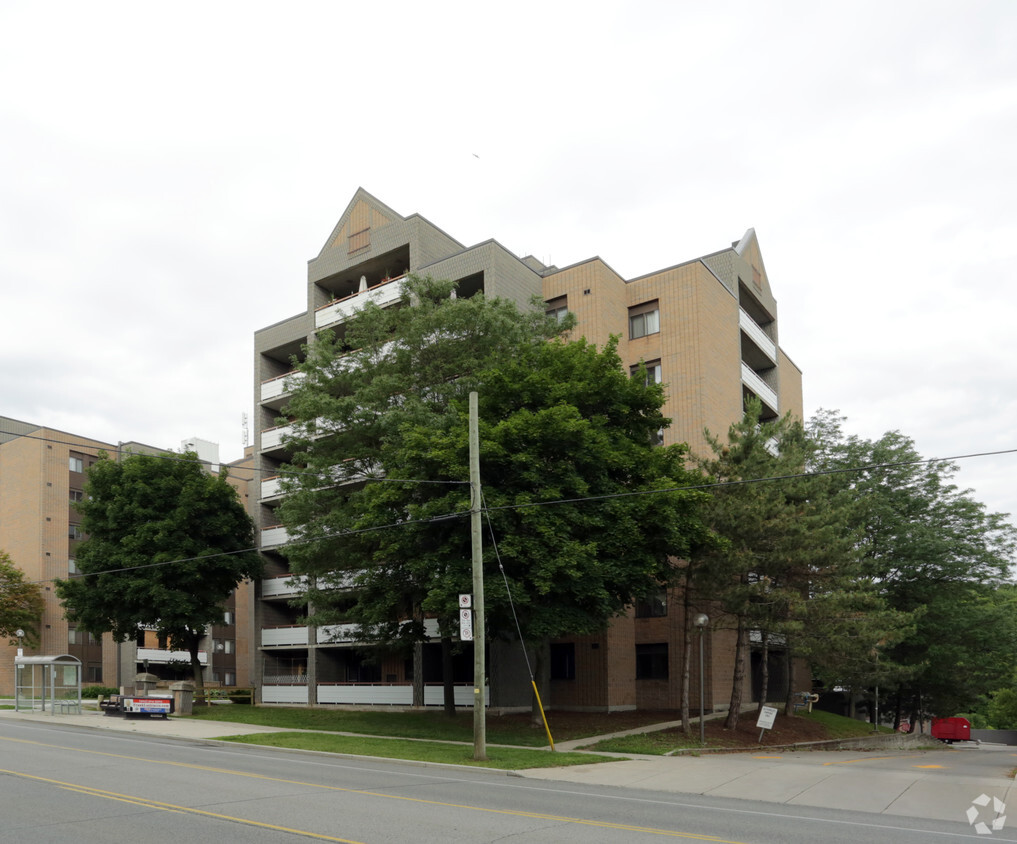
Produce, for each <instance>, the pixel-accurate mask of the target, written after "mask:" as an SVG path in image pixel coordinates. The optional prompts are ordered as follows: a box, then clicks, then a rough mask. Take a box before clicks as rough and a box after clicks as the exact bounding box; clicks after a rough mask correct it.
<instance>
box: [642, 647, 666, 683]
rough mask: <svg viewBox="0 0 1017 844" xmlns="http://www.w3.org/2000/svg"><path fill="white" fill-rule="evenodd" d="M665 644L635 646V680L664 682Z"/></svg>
mask: <svg viewBox="0 0 1017 844" xmlns="http://www.w3.org/2000/svg"><path fill="white" fill-rule="evenodd" d="M667 677H668V670H667V642H655V643H653V644H649V645H636V679H637V680H666V679H667Z"/></svg>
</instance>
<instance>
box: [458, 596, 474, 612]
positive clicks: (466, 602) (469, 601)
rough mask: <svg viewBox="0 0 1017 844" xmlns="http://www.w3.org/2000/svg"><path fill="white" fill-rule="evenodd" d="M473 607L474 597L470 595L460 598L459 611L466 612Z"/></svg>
mask: <svg viewBox="0 0 1017 844" xmlns="http://www.w3.org/2000/svg"><path fill="white" fill-rule="evenodd" d="M472 606H473V596H472V595H470V594H468V593H467V594H461V595H460V596H459V609H461V610H465V609H469V608H470V607H472Z"/></svg>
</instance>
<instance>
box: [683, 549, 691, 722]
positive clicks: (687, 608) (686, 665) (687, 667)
mask: <svg viewBox="0 0 1017 844" xmlns="http://www.w3.org/2000/svg"><path fill="white" fill-rule="evenodd" d="M687 572H688V569H686V576H685V596H684V607H683V609H684V612H685V620H684V623H683V626H684V637H685V638H684V643H685V653H684V657H683V659H682V702H681V708H682V711H681V716H682V732H683V733H684V734H685V735H686V736H691V735H692V725H691V724H690V723H689V720H690V717H691V712H690V710H689V687H690V686H691V679H692V670H691V669H692V601H691V600H690V597H689V577H688V574H687Z"/></svg>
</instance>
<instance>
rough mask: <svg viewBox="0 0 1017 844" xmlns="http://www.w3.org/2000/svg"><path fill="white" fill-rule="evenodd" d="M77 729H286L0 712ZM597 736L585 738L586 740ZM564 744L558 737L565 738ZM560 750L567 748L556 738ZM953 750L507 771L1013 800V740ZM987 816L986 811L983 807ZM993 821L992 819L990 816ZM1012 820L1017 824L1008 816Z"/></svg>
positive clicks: (925, 809) (576, 779) (711, 787)
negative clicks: (1008, 745) (1008, 775)
mask: <svg viewBox="0 0 1017 844" xmlns="http://www.w3.org/2000/svg"><path fill="white" fill-rule="evenodd" d="M16 719H24V720H31V721H34V722H36V723H40V724H54V725H61V726H73V727H84V728H88V729H100V730H112V731H117V732H122V733H137V734H146V735H153V736H166V737H172V738H181V739H190V740H196V741H208V740H213V739H214V738H215V737H216V736H222V735H241V734H243V735H250V734H252V733H270V732H292V730H283V729H277V728H272V727H264V726H259V725H251V724H234V723H224V722H221V721H204V720H201V719H194V718H173V717H171V718H169V719H168V720H163V719H161V718H154V719H148V718H131V719H126V718H121V717H114V716H107V715H103V714H102V713H99V712H92V711H85V712H82V713H81V714H80V715H64V714H56V715H50V714H48V713H40V712H14V711H13V710H0V722H3V721H7V720H16ZM591 741H595V739H584V740H583V742H584V743H588V742H591ZM563 744H564V743H563ZM558 747H559V749H562V750H563V749H565V748H564V747H563V746H562V745H559V746H558ZM955 748H957V749H937V750H907V749H903V750H894V749H889V750H882V749H879V750H870V751H823V750H820V751H806V752H801V751H798V752H795V751H780V750H772V749H761V750H759V751H754V752H753V751H750V752H743V753H725V754H704V755H702V756H698V757H697V756H668V757H641V758H631V759H625V760H622V761H617V762H610V763H599V764H591V765H578V766H572V767H563V768H555V767H551V768H539V769H530V770H524V771H514V772H512V775H513V776H519V777H523V778H527V779H535V780H536V779H540V780H548V781H556V782H573V783H582V784H587V785H603V786H609V787H616V788H639V789H646V790H649V791H661V792H669V793H676V794H700V795H707V796H714V797H725V798H732V797H733V798H740V799H744V800H759V801H764V802H769V803H783V804H788V805H797V806H817V807H823V808H828V809H846V810H854V811H864V812H875V813H880V814H886V815H901V816H906V817H917V818H927V819H933V820H942V821H953V822H957V823H967V816H966V813H967V812H968V810H969V809H970V808H971V807H972V805H973V803H974V801H975V800H976V799H977V798H980V797H981V795H987V796H988V798H990V800H991V799H992V798H996V799H998V800H999V801H1001V802H1002V803H1004V804H1009V803H1012V805H1013V811H1014V814H1015V815H1017V787H1015V784H1014V781H1013V780H1012V779H1009V778H1008V777H1007V775H1006V774H1007V771H1009V770H1010V769H1012V768H1015V767H1017V747H1005V746H987V745H977V744H973V743H972V744H970V745H968V746H967V747H964V748H959V747H958V746H955ZM980 811H981V812H982V814H983V815H984V814H986V812H987V810H986V809H980ZM990 820H991V819H990ZM1015 824H1017V822H1015Z"/></svg>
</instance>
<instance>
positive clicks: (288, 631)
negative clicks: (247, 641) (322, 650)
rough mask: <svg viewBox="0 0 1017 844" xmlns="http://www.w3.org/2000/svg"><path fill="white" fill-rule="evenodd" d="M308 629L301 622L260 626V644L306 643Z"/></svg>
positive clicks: (308, 637)
mask: <svg viewBox="0 0 1017 844" xmlns="http://www.w3.org/2000/svg"><path fill="white" fill-rule="evenodd" d="M310 638H311V637H310V636H309V635H308V629H307V627H305V626H304V625H302V624H287V625H285V626H283V627H262V628H261V644H262V645H265V646H267V645H304V646H306V645H308V644H309V643H310Z"/></svg>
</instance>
